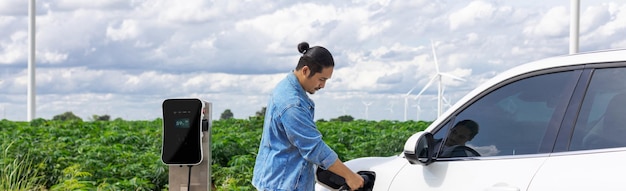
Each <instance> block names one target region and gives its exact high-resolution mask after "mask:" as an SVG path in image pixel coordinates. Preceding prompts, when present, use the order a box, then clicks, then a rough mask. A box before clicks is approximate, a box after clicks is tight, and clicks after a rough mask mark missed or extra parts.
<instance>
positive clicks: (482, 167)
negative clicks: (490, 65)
mask: <svg viewBox="0 0 626 191" xmlns="http://www.w3.org/2000/svg"><path fill="white" fill-rule="evenodd" d="M461 121H464V122H468V121H471V122H473V123H466V124H465V126H478V128H476V127H474V128H467V127H466V128H465V129H463V128H459V129H457V128H453V127H455V126H457V123H459V122H461ZM461 126H462V125H461ZM451 129H452V130H451ZM472 129H473V130H472ZM476 129H477V132H476ZM468 132H470V134H469V135H468V134H463V133H468ZM471 132H474V134H473V135H472V134H471ZM449 135H450V136H449ZM454 136H459V137H460V138H448V137H454ZM463 139H465V140H463ZM466 140H469V141H467V142H464V141H466ZM442 143H444V144H443V146H440V145H441V144H442ZM448 143H450V144H448ZM346 165H347V166H348V167H350V168H351V169H352V170H353V171H355V172H357V171H361V172H369V173H370V174H373V175H374V176H375V178H372V179H374V182H373V187H372V188H366V190H374V191H382V190H391V191H397V190H419V191H427V190H447V191H449V190H481V191H483V190H488V191H496V190H502V191H505V190H506V191H513V190H529V191H535V190H550V191H552V190H626V181H624V180H625V179H624V177H625V175H626V50H611V51H602V52H592V53H581V54H575V55H568V56H561V57H554V58H548V59H543V60H540V61H536V62H531V63H528V64H524V65H520V66H518V67H515V68H513V69H510V70H508V71H506V72H503V73H501V74H499V75H498V76H496V77H494V78H493V79H491V80H489V81H487V82H486V83H484V84H482V85H481V86H479V87H478V88H476V89H474V90H473V91H471V92H470V93H468V94H467V95H466V96H465V97H463V98H462V99H461V100H459V101H458V102H457V103H456V104H455V105H453V106H452V107H451V108H450V109H448V110H447V111H446V112H445V113H443V114H442V115H441V116H440V117H439V118H437V120H435V121H434V122H433V123H432V124H431V125H430V126H429V127H428V128H427V129H426V130H425V131H422V132H417V133H415V134H413V135H412V136H411V137H410V138H409V139H408V140H407V142H406V144H405V146H404V152H403V153H401V154H399V155H398V156H391V157H367V158H358V159H354V160H351V161H347V162H346ZM319 179H320V178H319V177H318V185H317V187H316V189H317V190H327V189H329V188H330V187H328V186H327V185H325V184H324V183H323V182H321V181H319Z"/></svg>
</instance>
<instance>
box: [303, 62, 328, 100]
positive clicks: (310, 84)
mask: <svg viewBox="0 0 626 191" xmlns="http://www.w3.org/2000/svg"><path fill="white" fill-rule="evenodd" d="M299 72H300V75H301V76H299V77H298V79H299V81H300V85H302V88H303V89H304V91H306V92H308V93H310V94H314V93H315V92H316V91H317V90H320V89H322V88H324V86H326V80H328V79H330V77H331V76H332V75H333V67H326V68H323V69H322V72H320V73H315V74H314V75H313V76H311V77H308V76H309V74H310V73H311V72H312V71H311V70H310V69H309V67H306V66H305V67H303V68H302V69H301V70H300V71H299Z"/></svg>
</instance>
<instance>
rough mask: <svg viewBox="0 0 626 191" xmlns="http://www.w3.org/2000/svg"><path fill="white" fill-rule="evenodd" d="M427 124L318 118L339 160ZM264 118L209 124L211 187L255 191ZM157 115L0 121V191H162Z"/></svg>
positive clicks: (392, 149) (164, 175) (397, 140)
mask: <svg viewBox="0 0 626 191" xmlns="http://www.w3.org/2000/svg"><path fill="white" fill-rule="evenodd" d="M428 124H429V123H428V122H421V121H420V122H415V121H408V122H398V121H360V120H357V121H352V122H340V121H331V122H326V121H319V122H317V125H318V128H319V130H320V131H321V132H322V134H323V135H324V141H325V142H326V143H327V144H328V145H329V146H330V147H331V148H333V149H335V151H336V152H337V153H338V154H339V156H340V158H341V159H342V160H343V161H347V160H350V159H354V158H357V157H364V156H391V155H396V154H399V153H400V152H401V151H402V148H403V145H404V142H405V140H406V139H407V138H408V137H409V136H410V135H412V134H413V133H415V132H417V131H420V130H423V129H424V128H426V127H427V125H428ZM262 126H263V121H262V119H260V118H255V117H251V118H250V119H228V120H215V121H213V127H212V130H211V133H212V144H211V148H212V155H213V164H212V167H211V168H212V171H213V179H214V181H215V185H216V186H217V188H218V190H254V188H253V187H252V185H251V183H250V181H251V179H252V169H253V166H254V159H255V156H256V153H257V150H258V145H259V140H260V137H261V132H262ZM161 128H162V120H160V119H157V120H154V121H125V120H120V119H118V120H114V121H93V122H83V121H55V120H44V119H36V120H34V121H33V122H31V123H27V122H14V121H7V120H2V121H0V144H1V145H2V148H3V150H2V151H1V152H0V190H167V181H168V168H167V166H166V165H164V164H163V163H162V162H161V160H160V155H161V137H162V135H161V131H162V129H161Z"/></svg>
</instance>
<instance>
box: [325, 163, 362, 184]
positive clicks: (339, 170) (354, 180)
mask: <svg viewBox="0 0 626 191" xmlns="http://www.w3.org/2000/svg"><path fill="white" fill-rule="evenodd" d="M328 170H329V171H331V172H333V173H335V174H337V175H339V176H341V177H343V179H345V180H346V184H347V185H348V186H349V187H350V189H352V190H357V189H359V188H361V187H363V182H364V180H363V177H361V175H359V174H357V173H354V172H352V170H350V169H349V168H348V167H347V166H346V165H344V164H343V162H341V160H339V159H337V160H336V161H335V163H333V164H332V165H331V166H330V167H328Z"/></svg>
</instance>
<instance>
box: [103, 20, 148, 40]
mask: <svg viewBox="0 0 626 191" xmlns="http://www.w3.org/2000/svg"><path fill="white" fill-rule="evenodd" d="M140 34H141V30H140V29H139V27H138V26H137V21H135V20H130V19H126V20H124V21H122V24H120V26H119V27H115V26H111V25H109V26H108V27H107V30H106V36H107V37H108V38H110V39H111V40H113V41H121V40H128V39H134V38H135V37H137V36H139V35H140Z"/></svg>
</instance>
